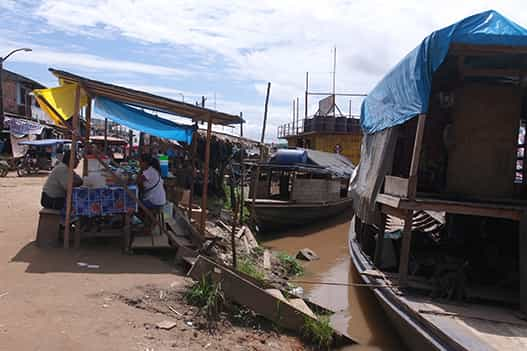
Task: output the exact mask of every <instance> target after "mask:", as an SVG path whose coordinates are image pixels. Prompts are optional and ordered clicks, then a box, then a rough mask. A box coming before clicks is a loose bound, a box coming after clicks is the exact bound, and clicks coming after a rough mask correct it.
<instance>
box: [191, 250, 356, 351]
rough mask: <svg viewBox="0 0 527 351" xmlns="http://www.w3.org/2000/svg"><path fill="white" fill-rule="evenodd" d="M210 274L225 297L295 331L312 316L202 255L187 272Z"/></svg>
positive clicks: (277, 292)
mask: <svg viewBox="0 0 527 351" xmlns="http://www.w3.org/2000/svg"><path fill="white" fill-rule="evenodd" d="M209 274H210V276H211V278H212V279H213V280H214V281H215V282H221V287H222V289H223V293H224V295H225V297H227V298H229V299H231V300H232V301H234V302H236V303H238V304H240V305H242V306H246V307H247V308H249V309H251V310H252V311H254V312H255V313H256V314H259V315H261V316H263V317H265V318H267V319H268V320H270V321H273V322H275V323H276V324H277V325H278V326H280V327H282V328H285V329H287V330H292V331H298V330H302V328H303V327H304V323H305V320H306V318H310V319H312V316H311V315H309V314H306V312H305V311H304V310H302V309H299V308H297V307H295V306H293V305H292V304H291V303H289V301H288V300H287V299H286V298H285V297H284V296H283V294H282V293H281V292H280V290H277V289H269V290H264V289H262V288H260V287H259V286H258V285H256V284H254V283H253V282H252V281H250V280H248V279H246V278H245V277H243V276H242V275H241V274H239V272H235V271H233V270H231V269H230V268H228V267H226V266H224V265H221V264H219V263H217V262H214V261H213V260H211V259H209V258H207V257H204V256H199V257H198V260H197V261H196V262H195V263H194V265H193V266H192V268H191V269H190V271H189V272H188V275H189V276H191V277H192V278H193V279H194V280H200V279H202V277H203V276H206V275H209ZM333 330H334V331H335V333H336V334H337V336H338V339H340V340H344V341H345V342H348V343H355V342H356V341H355V340H353V339H352V338H351V337H349V336H348V335H346V334H344V333H340V332H338V331H337V330H335V329H333Z"/></svg>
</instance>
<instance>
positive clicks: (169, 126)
mask: <svg viewBox="0 0 527 351" xmlns="http://www.w3.org/2000/svg"><path fill="white" fill-rule="evenodd" d="M95 113H96V114H97V115H99V116H100V117H103V118H108V119H109V120H112V121H114V122H116V123H119V124H122V125H123V126H126V127H128V128H131V129H134V130H139V131H141V132H145V133H147V134H150V135H154V136H157V137H160V138H165V139H170V140H176V141H180V142H183V143H187V144H190V143H191V142H192V133H193V132H194V129H195V128H194V126H189V125H183V124H178V123H175V122H172V121H169V120H167V119H164V118H160V117H158V116H155V115H153V114H150V113H147V112H144V111H142V110H139V109H137V108H134V107H130V106H128V105H126V104H123V103H120V102H116V101H113V100H110V99H107V98H104V97H97V98H96V99H95Z"/></svg>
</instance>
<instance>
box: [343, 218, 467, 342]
mask: <svg viewBox="0 0 527 351" xmlns="http://www.w3.org/2000/svg"><path fill="white" fill-rule="evenodd" d="M354 228H355V226H354V223H352V225H351V226H350V231H349V236H348V247H349V252H350V255H351V259H352V263H353V265H354V267H355V268H356V269H357V271H358V272H359V275H360V277H361V279H362V280H363V282H364V283H366V284H372V285H382V284H383V282H382V280H380V279H375V278H370V277H368V276H366V275H364V274H362V273H363V272H364V271H366V270H368V269H374V266H373V264H372V263H371V261H370V259H369V258H368V257H367V256H366V255H365V254H364V253H363V252H362V250H361V248H360V245H359V243H358V242H357V241H356V240H355V230H354ZM370 289H371V290H372V292H373V294H374V295H375V298H376V299H377V300H378V301H379V303H380V305H381V307H382V308H383V310H384V311H385V313H386V315H387V316H388V318H389V319H390V322H391V323H392V325H393V326H394V327H395V329H396V330H397V332H398V333H399V335H400V336H401V339H402V340H403V342H404V344H405V345H406V346H407V347H408V348H409V349H410V350H412V351H414V350H415V351H418V350H438V351H446V350H459V348H456V347H452V346H453V345H449V344H450V343H449V341H448V340H445V339H444V338H441V337H440V336H439V335H437V334H436V333H435V332H434V330H433V329H432V328H431V327H429V326H427V325H426V324H424V323H422V322H421V321H419V320H418V319H416V318H413V316H412V313H411V311H408V310H407V309H406V308H405V305H404V304H403V303H402V302H401V301H400V299H399V297H398V295H396V294H395V293H394V291H393V290H391V289H389V288H375V287H371V288H370Z"/></svg>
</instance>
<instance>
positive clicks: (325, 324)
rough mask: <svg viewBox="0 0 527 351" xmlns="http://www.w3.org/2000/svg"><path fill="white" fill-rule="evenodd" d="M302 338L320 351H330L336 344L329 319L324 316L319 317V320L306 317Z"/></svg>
mask: <svg viewBox="0 0 527 351" xmlns="http://www.w3.org/2000/svg"><path fill="white" fill-rule="evenodd" d="M302 337H303V338H304V339H305V340H306V341H307V342H309V343H311V344H313V345H314V346H316V347H317V348H319V349H326V350H330V349H331V346H332V344H333V342H334V333H333V328H332V327H331V323H330V321H329V317H328V316H324V315H319V316H317V319H311V318H308V317H306V318H305V320H304V327H303V328H302Z"/></svg>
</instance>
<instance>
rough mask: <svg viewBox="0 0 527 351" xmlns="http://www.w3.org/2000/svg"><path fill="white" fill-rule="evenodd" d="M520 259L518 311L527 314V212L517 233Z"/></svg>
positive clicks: (522, 217)
mask: <svg viewBox="0 0 527 351" xmlns="http://www.w3.org/2000/svg"><path fill="white" fill-rule="evenodd" d="M518 235H519V236H520V237H519V245H518V246H519V250H520V252H519V257H520V258H519V259H520V310H521V312H523V313H525V314H527V211H524V212H523V213H522V215H521V217H520V225H519V231H518Z"/></svg>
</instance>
